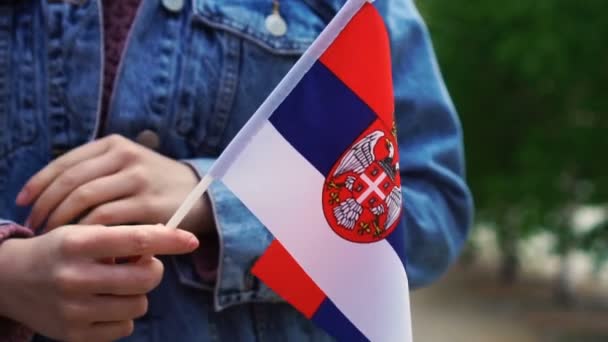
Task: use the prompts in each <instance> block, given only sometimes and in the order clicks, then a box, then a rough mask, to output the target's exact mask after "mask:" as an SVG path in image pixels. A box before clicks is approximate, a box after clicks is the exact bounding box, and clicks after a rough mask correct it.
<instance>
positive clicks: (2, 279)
mask: <svg viewBox="0 0 608 342" xmlns="http://www.w3.org/2000/svg"><path fill="white" fill-rule="evenodd" d="M30 243H31V241H29V239H8V240H6V241H4V242H2V243H1V244H0V317H6V318H9V319H12V320H16V317H14V314H13V312H14V309H15V308H14V304H13V301H12V300H11V299H12V298H13V297H14V296H13V294H14V289H15V288H16V286H17V287H20V286H23V285H24V284H23V282H22V281H21V278H22V276H23V275H25V274H26V273H27V271H26V270H25V267H24V260H25V259H27V257H26V256H28V254H29V251H28V250H29V244H30Z"/></svg>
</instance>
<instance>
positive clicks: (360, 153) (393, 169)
mask: <svg viewBox="0 0 608 342" xmlns="http://www.w3.org/2000/svg"><path fill="white" fill-rule="evenodd" d="M387 128H388V127H386V126H384V125H383V124H382V123H378V124H376V125H372V126H371V127H370V128H369V129H368V130H366V132H364V133H363V135H362V136H361V138H360V139H358V140H356V141H355V143H354V144H353V145H352V146H351V147H349V149H348V150H347V151H346V153H345V154H344V156H342V158H340V160H339V162H338V163H337V164H336V166H335V167H334V168H333V169H332V170H331V172H330V176H329V178H328V179H327V181H326V183H325V189H324V191H323V210H324V212H325V217H326V218H327V221H328V222H329V224H330V226H331V227H332V229H333V230H334V231H335V232H336V233H337V234H338V235H340V236H342V237H343V238H345V239H347V240H350V241H354V242H374V241H378V240H379V239H383V238H384V237H386V236H387V235H388V234H390V232H391V231H393V230H394V229H395V227H396V226H397V223H398V220H399V217H400V213H401V182H400V176H399V172H398V171H399V164H398V158H399V157H398V154H397V153H396V147H395V146H397V143H396V137H395V135H396V134H393V133H391V131H393V130H392V129H391V130H389V129H387ZM393 132H394V131H393Z"/></svg>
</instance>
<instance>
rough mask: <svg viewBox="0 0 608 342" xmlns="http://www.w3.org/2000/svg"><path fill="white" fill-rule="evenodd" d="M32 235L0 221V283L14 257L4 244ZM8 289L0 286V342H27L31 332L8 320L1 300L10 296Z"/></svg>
mask: <svg viewBox="0 0 608 342" xmlns="http://www.w3.org/2000/svg"><path fill="white" fill-rule="evenodd" d="M31 236H33V233H32V231H31V230H30V229H28V228H26V227H23V226H19V225H17V224H14V223H9V222H6V221H2V222H1V223H0V281H4V282H5V281H8V278H9V274H8V273H9V272H8V271H9V267H10V265H12V264H13V260H14V258H15V257H16V256H15V255H12V254H14V252H13V250H14V249H13V248H11V251H10V252H8V250H7V248H8V247H9V246H8V244H5V243H4V242H5V241H6V240H7V239H10V238H25V237H31ZM8 292H10V287H9V286H5V284H3V283H2V284H0V341H7V342H22V341H29V340H30V339H31V337H32V334H33V333H32V332H31V331H30V330H29V329H27V328H26V327H24V326H23V325H21V324H19V323H17V322H15V321H13V320H11V319H8V318H6V317H4V316H7V314H6V313H7V312H8V311H10V310H8V308H7V307H5V306H6V304H5V301H3V300H2V298H3V297H4V296H6V295H10V293H8Z"/></svg>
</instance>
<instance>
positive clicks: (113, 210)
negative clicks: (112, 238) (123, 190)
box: [78, 197, 154, 226]
mask: <svg viewBox="0 0 608 342" xmlns="http://www.w3.org/2000/svg"><path fill="white" fill-rule="evenodd" d="M152 216H153V213H151V212H150V210H149V209H147V206H145V205H144V204H143V203H141V202H139V200H138V198H137V197H135V198H127V199H123V200H118V201H114V202H109V203H105V204H103V205H101V206H99V207H97V208H95V209H94V210H93V211H91V212H90V213H88V214H87V215H86V216H85V217H84V218H83V219H81V220H80V222H78V224H82V225H91V224H101V225H104V226H115V225H119V224H127V223H130V222H154V220H153V217H152Z"/></svg>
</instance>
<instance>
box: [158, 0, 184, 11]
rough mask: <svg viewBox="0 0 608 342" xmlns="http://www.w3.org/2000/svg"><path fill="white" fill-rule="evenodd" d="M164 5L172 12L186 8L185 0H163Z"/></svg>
mask: <svg viewBox="0 0 608 342" xmlns="http://www.w3.org/2000/svg"><path fill="white" fill-rule="evenodd" d="M162 2H163V6H164V7H165V8H166V9H167V10H168V11H170V12H179V11H181V10H182V8H184V0H162Z"/></svg>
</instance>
